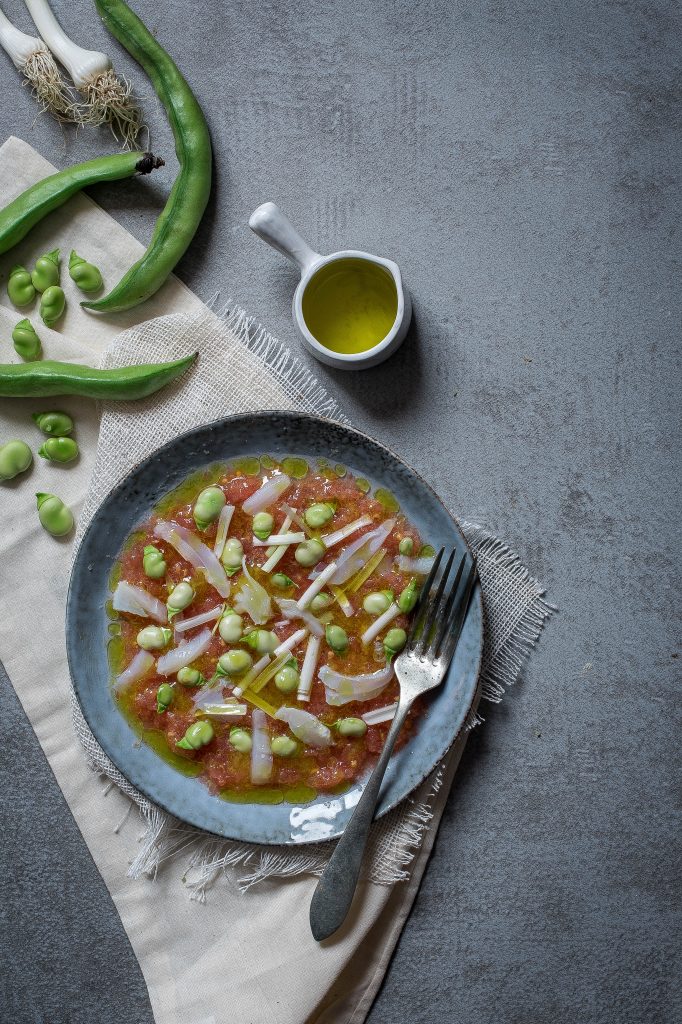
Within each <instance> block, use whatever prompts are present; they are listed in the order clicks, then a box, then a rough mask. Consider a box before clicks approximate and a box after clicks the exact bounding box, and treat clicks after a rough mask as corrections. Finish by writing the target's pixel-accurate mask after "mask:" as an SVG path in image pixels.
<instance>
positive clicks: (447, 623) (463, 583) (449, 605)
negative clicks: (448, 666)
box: [406, 548, 476, 663]
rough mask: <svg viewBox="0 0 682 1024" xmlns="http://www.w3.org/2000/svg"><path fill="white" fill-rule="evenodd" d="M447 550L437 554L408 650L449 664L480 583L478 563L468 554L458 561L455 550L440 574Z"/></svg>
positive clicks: (418, 655)
mask: <svg viewBox="0 0 682 1024" xmlns="http://www.w3.org/2000/svg"><path fill="white" fill-rule="evenodd" d="M444 554H445V548H441V549H440V551H439V552H438V554H437V555H436V557H435V559H434V561H433V565H432V567H431V571H430V573H429V575H428V577H427V578H426V582H425V583H424V586H423V587H422V591H421V595H420V598H419V603H418V604H417V607H416V609H415V615H414V619H413V621H412V626H411V628H410V634H409V636H408V639H407V648H406V649H407V650H409V651H410V652H411V653H412V654H415V655H417V657H419V658H431V659H432V660H436V659H441V658H442V660H443V661H444V662H445V663H447V662H449V661H450V659H451V658H452V655H453V654H454V651H455V647H456V646H457V641H458V639H459V634H460V632H461V630H462V626H463V624H464V619H465V617H466V613H467V608H468V607H469V601H470V599H471V594H472V591H473V589H474V584H475V582H476V561H475V559H473V558H470V559H469V565H468V567H467V565H466V563H467V554H468V553H467V552H466V551H465V552H464V554H463V555H462V556H461V557H460V558H459V559H457V568H456V570H455V573H454V576H452V577H451V573H452V569H453V566H454V564H455V560H456V555H457V549H456V548H454V549H453V550H452V551H451V552H450V555H449V557H448V560H447V562H446V563H445V568H444V569H443V570H442V572H440V573H439V569H440V566H441V562H442V561H443V556H444Z"/></svg>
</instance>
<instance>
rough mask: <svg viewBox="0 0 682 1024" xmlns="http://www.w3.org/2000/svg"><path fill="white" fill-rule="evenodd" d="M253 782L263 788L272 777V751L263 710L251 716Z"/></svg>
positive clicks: (259, 709)
mask: <svg viewBox="0 0 682 1024" xmlns="http://www.w3.org/2000/svg"><path fill="white" fill-rule="evenodd" d="M251 742H252V747H251V782H252V783H253V785H254V786H262V785H263V784H264V783H265V782H269V781H270V776H271V775H272V751H271V749H270V736H269V734H268V722H267V718H266V717H265V714H264V713H263V711H262V709H261V708H256V710H255V711H254V712H253V714H252V715H251Z"/></svg>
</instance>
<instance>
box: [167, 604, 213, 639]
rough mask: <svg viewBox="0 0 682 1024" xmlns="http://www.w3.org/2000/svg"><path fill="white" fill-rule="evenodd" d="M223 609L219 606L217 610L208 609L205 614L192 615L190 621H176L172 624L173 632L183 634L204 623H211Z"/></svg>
mask: <svg viewBox="0 0 682 1024" xmlns="http://www.w3.org/2000/svg"><path fill="white" fill-rule="evenodd" d="M223 608H224V605H222V604H219V605H218V607H217V608H210V609H209V610H208V611H207V612H201V613H200V614H199V615H193V616H192V617H191V618H190V619H176V620H175V622H174V623H173V625H174V626H175V632H176V633H184V632H185V631H186V630H188V629H194V628H195V626H203V624H204V623H205V622H213V620H214V619H219V618H220V616H221V615H222V613H223Z"/></svg>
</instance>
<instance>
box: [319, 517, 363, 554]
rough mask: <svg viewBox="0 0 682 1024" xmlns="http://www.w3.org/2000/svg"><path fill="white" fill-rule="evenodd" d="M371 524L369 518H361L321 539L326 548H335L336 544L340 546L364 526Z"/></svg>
mask: <svg viewBox="0 0 682 1024" xmlns="http://www.w3.org/2000/svg"><path fill="white" fill-rule="evenodd" d="M371 522H372V520H371V519H370V517H369V516H360V518H359V519H356V520H355V522H354V523H348V525H347V526H342V527H340V529H338V530H335V531H334V533H327V534H325V535H324V536H323V537H322V538H321V539H322V541H323V542H324V546H325V547H326V548H333V547H334V545H335V544H340V543H341V541H342V540H345V539H346V537H350V536H351V534H353V533H355V531H356V530H361V529H362V527H363V526H369V524H370V523H371Z"/></svg>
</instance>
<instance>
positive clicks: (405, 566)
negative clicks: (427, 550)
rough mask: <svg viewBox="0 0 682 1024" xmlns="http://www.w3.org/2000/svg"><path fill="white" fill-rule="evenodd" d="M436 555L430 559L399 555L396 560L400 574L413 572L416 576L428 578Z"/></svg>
mask: <svg viewBox="0 0 682 1024" xmlns="http://www.w3.org/2000/svg"><path fill="white" fill-rule="evenodd" d="M434 558H435V555H434V556H431V557H429V558H408V557H407V555H398V557H397V558H396V560H395V563H396V565H397V566H398V569H399V570H400V572H411V573H413V574H414V575H415V576H428V575H429V573H430V572H431V567H432V566H433V561H434Z"/></svg>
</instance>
